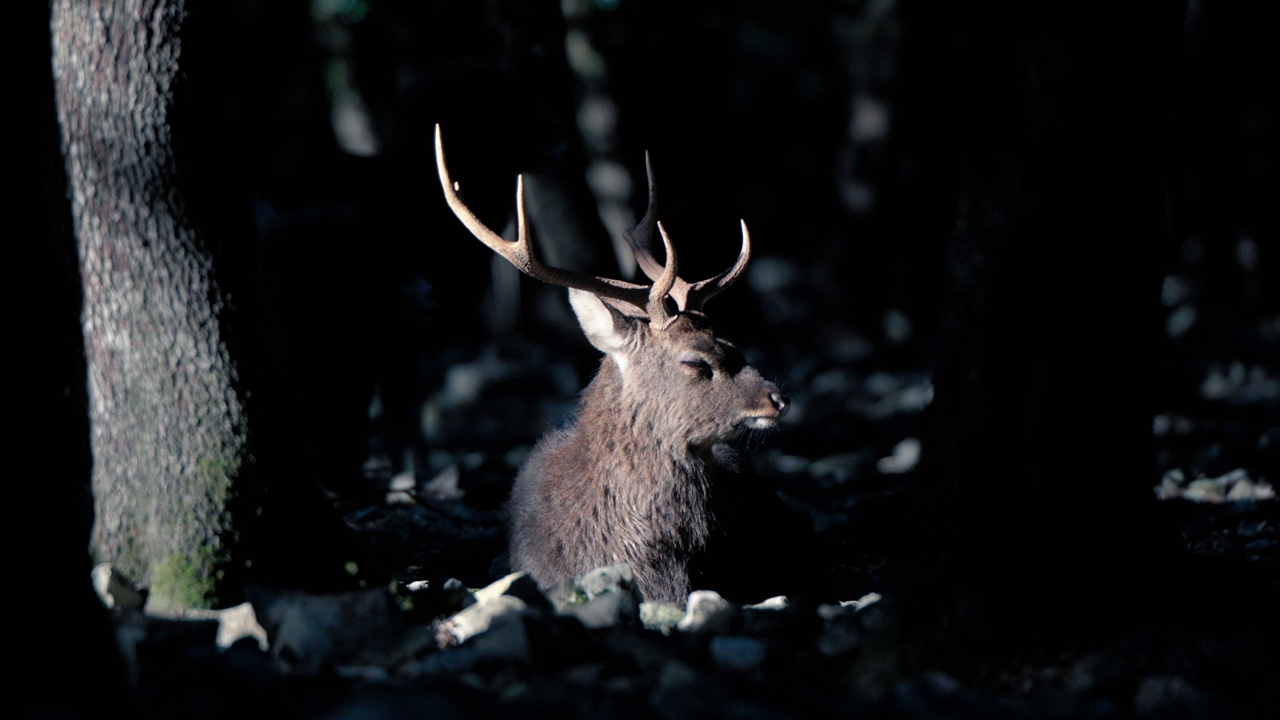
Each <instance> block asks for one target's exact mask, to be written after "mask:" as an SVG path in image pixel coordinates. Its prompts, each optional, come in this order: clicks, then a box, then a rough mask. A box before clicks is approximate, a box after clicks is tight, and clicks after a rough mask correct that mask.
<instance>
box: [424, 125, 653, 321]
mask: <svg viewBox="0 0 1280 720" xmlns="http://www.w3.org/2000/svg"><path fill="white" fill-rule="evenodd" d="M436 169H437V170H438V171H439V173H440V185H441V187H442V188H444V197H445V200H446V201H447V202H448V203H449V208H450V209H451V210H453V214H454V215H456V216H457V217H458V219H459V220H461V221H462V224H463V225H465V226H466V227H467V229H468V230H470V231H471V234H472V235H474V236H475V237H476V239H477V240H479V241H480V242H482V243H484V244H485V245H486V246H487V247H488V248H489V249H490V250H493V251H494V252H496V253H498V254H499V255H501V256H502V257H503V258H505V259H506V260H507V261H508V262H510V263H511V264H512V265H515V266H516V268H517V269H519V270H520V272H522V273H524V274H526V275H528V276H529V277H532V278H534V279H536V280H541V281H543V282H545V283H549V284H551V285H558V286H560V287H568V288H575V289H578V290H585V291H587V292H589V293H592V294H595V295H599V296H601V297H607V298H612V299H614V300H622V301H623V302H627V303H630V304H632V305H635V306H636V307H639V308H642V309H645V308H648V307H649V306H650V305H651V304H652V303H650V302H649V297H650V288H649V287H648V286H645V285H636V284H634V283H629V282H626V281H623V280H614V279H611V278H602V277H596V276H595V275H588V274H586V273H579V272H574V271H573V270H564V269H561V268H557V267H552V266H550V265H543V264H542V263H541V262H539V261H538V259H537V257H535V256H534V254H533V245H532V242H531V241H530V240H529V224H528V220H527V219H526V218H525V212H524V178H523V176H521V177H518V178H517V180H516V225H517V228H518V230H517V237H516V241H515V242H509V241H507V240H506V239H504V238H503V237H502V236H501V235H499V234H498V233H496V232H494V231H493V230H492V229H490V228H489V226H487V225H485V224H484V223H483V222H481V220H480V218H478V217H476V214H475V213H473V212H472V211H471V208H469V207H467V206H466V203H464V202H462V198H461V197H459V195H458V187H457V183H455V182H453V179H452V178H451V177H450V176H449V169H448V167H446V165H445V160H444V142H443V140H441V135H440V125H439V124H438V123H437V124H436ZM672 274H673V275H674V272H673V273H672ZM668 290H669V288H668ZM666 292H667V291H664V292H663V294H664V295H665V294H666ZM663 317H665V315H664V316H663Z"/></svg>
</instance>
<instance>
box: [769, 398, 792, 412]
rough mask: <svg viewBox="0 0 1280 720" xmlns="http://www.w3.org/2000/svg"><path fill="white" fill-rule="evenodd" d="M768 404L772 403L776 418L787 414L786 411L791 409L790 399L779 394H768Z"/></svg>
mask: <svg viewBox="0 0 1280 720" xmlns="http://www.w3.org/2000/svg"><path fill="white" fill-rule="evenodd" d="M769 402H771V403H773V408H774V409H775V410H777V411H778V417H782V416H783V415H786V414H787V410H789V409H791V398H790V397H787V396H786V395H784V394H783V393H781V392H771V393H769Z"/></svg>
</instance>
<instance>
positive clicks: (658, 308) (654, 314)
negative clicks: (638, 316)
mask: <svg viewBox="0 0 1280 720" xmlns="http://www.w3.org/2000/svg"><path fill="white" fill-rule="evenodd" d="M658 232H660V233H662V245H663V247H665V248H666V251H667V264H666V267H664V268H663V270H662V274H661V275H659V276H658V277H656V278H654V279H653V285H652V286H650V288H649V305H648V307H647V308H646V311H647V312H648V313H649V322H650V323H651V324H653V325H655V326H656V327H658V328H659V329H662V328H665V327H667V326H668V325H670V324H671V322H672V321H673V320H675V316H674V315H671V314H670V313H668V312H667V304H666V300H667V294H668V293H670V292H671V288H672V287H674V286H675V285H676V283H678V282H680V278H679V277H677V275H676V271H677V267H676V266H677V265H678V261H677V260H676V248H675V246H674V245H672V244H671V238H670V237H668V236H667V231H666V229H665V228H663V227H662V223H658Z"/></svg>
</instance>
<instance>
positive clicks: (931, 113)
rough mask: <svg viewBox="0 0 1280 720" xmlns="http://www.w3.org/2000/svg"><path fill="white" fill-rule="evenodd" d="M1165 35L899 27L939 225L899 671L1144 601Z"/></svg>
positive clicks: (990, 653) (1044, 27) (1074, 18)
mask: <svg viewBox="0 0 1280 720" xmlns="http://www.w3.org/2000/svg"><path fill="white" fill-rule="evenodd" d="M926 6H928V7H927V9H926ZM1033 7H1034V9H1033ZM1178 20H1179V15H1178V9H1177V7H1176V6H1164V5H1161V4H1159V3H1144V4H1140V5H1138V6H1133V7H1131V6H1125V7H1124V8H1121V7H1119V6H1112V5H1102V4H1090V3H1086V4H1084V5H1081V4H1078V3H1075V4H1057V5H1054V6H1052V8H1051V9H1045V8H1042V7H1041V6H1040V5H1035V6H1031V5H1027V6H1023V5H1011V6H1009V7H1004V5H1003V4H1002V3H983V4H979V5H976V6H975V5H972V4H967V5H965V6H964V7H956V8H954V9H952V8H950V7H947V8H939V7H933V6H932V4H929V3H922V4H919V6H915V5H913V6H908V8H907V15H906V16H905V22H906V27H907V38H908V42H909V43H914V44H909V45H908V46H907V47H906V50H905V55H904V77H903V80H904V82H905V83H908V84H909V85H908V87H910V88H912V91H913V92H914V93H915V94H914V95H913V96H912V97H911V98H910V100H911V104H908V105H907V106H906V107H907V110H906V111H907V112H914V113H917V115H916V117H917V118H918V121H917V123H916V124H915V125H913V126H909V127H910V130H911V131H912V132H914V133H917V135H915V136H914V137H915V138H916V139H917V141H918V142H919V143H920V145H919V148H920V149H919V155H920V158H919V160H920V162H921V163H924V164H926V165H927V166H929V167H928V168H927V169H928V170H929V173H928V175H927V178H928V182H924V181H923V180H922V181H921V182H922V185H921V188H922V189H924V190H927V191H930V192H932V195H929V194H928V193H925V194H923V195H922V197H921V199H922V200H928V201H929V202H935V203H944V202H954V203H955V205H954V206H955V211H954V215H952V217H954V218H955V220H954V225H953V226H952V227H951V228H949V232H950V233H951V244H950V249H949V252H948V257H947V263H948V273H949V287H948V288H947V292H946V302H945V308H946V311H945V313H944V316H943V320H942V322H943V330H942V334H941V339H940V350H939V357H938V360H937V367H936V372H935V375H934V390H935V399H934V402H933V403H932V405H931V407H930V409H929V413H928V418H927V421H928V425H927V429H926V436H925V441H926V446H925V447H926V450H925V457H924V463H923V465H922V475H923V488H922V491H923V493H924V495H925V500H924V501H923V507H922V508H921V514H920V516H919V517H918V518H917V519H918V521H919V522H918V523H917V524H914V525H913V526H912V530H911V532H912V533H917V534H918V537H919V541H920V542H919V547H918V548H917V552H916V553H915V555H914V557H912V559H911V561H910V563H909V569H908V571H907V575H906V577H905V579H904V587H903V589H902V593H901V599H902V601H903V603H904V606H903V610H904V613H903V617H904V621H903V622H904V628H909V633H910V634H911V635H912V637H913V639H914V641H915V643H914V644H913V645H912V647H913V648H914V650H915V651H918V652H922V653H923V654H924V655H927V656H929V657H931V658H932V659H933V660H934V661H938V662H941V664H943V665H944V666H947V667H948V668H950V669H953V670H961V669H965V670H973V669H977V668H978V667H980V663H975V661H977V660H979V659H980V658H998V657H1009V656H1010V654H1016V653H1028V652H1032V651H1034V650H1036V649H1046V650H1048V649H1053V648H1060V647H1062V646H1063V644H1064V643H1070V642H1072V641H1076V640H1081V639H1083V638H1085V637H1088V636H1089V634H1090V632H1092V631H1095V630H1101V629H1103V628H1104V627H1105V626H1106V625H1107V624H1108V621H1111V622H1126V621H1129V620H1132V619H1133V617H1134V615H1133V614H1131V612H1130V611H1132V610H1134V609H1135V608H1136V607H1137V606H1138V605H1137V603H1138V602H1139V599H1140V598H1142V599H1148V600H1149V599H1152V598H1154V597H1156V594H1155V593H1156V592H1157V591H1156V588H1155V586H1154V585H1152V584H1150V583H1151V582H1152V581H1153V579H1154V578H1156V577H1158V576H1159V573H1158V570H1159V569H1160V566H1161V564H1162V559H1163V558H1166V557H1167V556H1168V555H1167V554H1166V553H1165V550H1167V549H1168V548H1169V547H1170V545H1168V544H1167V543H1165V542H1164V541H1163V539H1162V536H1161V535H1160V534H1159V532H1158V531H1157V528H1156V523H1155V522H1154V514H1153V513H1154V509H1155V507H1154V494H1153V493H1152V491H1151V487H1152V486H1153V485H1154V484H1155V482H1156V480H1157V478H1156V477H1155V469H1154V464H1153V455H1152V452H1151V444H1150V437H1151V405H1150V402H1149V391H1150V390H1151V387H1150V382H1149V381H1150V368H1151V367H1152V363H1154V362H1155V358H1154V356H1153V352H1152V351H1153V349H1154V342H1155V340H1156V339H1157V337H1158V336H1157V335H1156V333H1157V332H1158V331H1159V328H1160V323H1159V315H1158V311H1159V306H1158V302H1159V291H1160V272H1159V266H1158V259H1159V257H1160V256H1159V254H1158V249H1159V247H1160V244H1161V243H1162V242H1164V241H1165V240H1166V237H1165V236H1166V235H1167V228H1166V227H1165V226H1164V223H1163V217H1162V214H1161V208H1162V202H1163V196H1162V192H1163V187H1162V184H1163V182H1164V178H1163V177H1162V172H1163V169H1162V162H1163V161H1162V157H1161V151H1162V150H1163V149H1164V148H1163V146H1162V130H1163V120H1164V118H1163V114H1162V113H1163V107H1164V101H1165V98H1164V96H1163V93H1164V92H1165V90H1166V85H1165V82H1166V75H1165V73H1166V72H1167V68H1168V62H1169V60H1170V50H1171V49H1172V48H1173V46H1174V43H1175V42H1176V40H1177V37H1178V36H1177V32H1178V26H1177V22H1178ZM922 177H923V176H922Z"/></svg>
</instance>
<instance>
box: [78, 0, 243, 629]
mask: <svg viewBox="0 0 1280 720" xmlns="http://www.w3.org/2000/svg"><path fill="white" fill-rule="evenodd" d="M183 17H184V6H183V3H182V2H181V0H171V1H168V2H147V1H146V0H121V1H120V2H102V3H85V2H75V1H72V0H66V1H63V2H56V3H55V4H54V15H53V32H54V73H55V79H56V88H57V89H56V91H57V100H58V116H59V121H60V123H61V126H62V133H63V134H62V142H63V148H64V155H65V159H66V165H67V175H68V177H69V178H70V184H71V199H72V211H73V217H74V229H75V234H76V237H77V242H78V248H79V258H80V271H81V276H82V278H83V281H84V293H85V307H84V314H83V319H82V322H83V331H84V337H85V347H86V353H87V359H88V367H89V399H90V402H89V406H90V424H91V427H92V433H91V438H92V449H93V457H94V468H93V490H94V496H95V498H96V499H97V507H96V513H95V523H94V531H93V543H92V544H93V550H94V554H95V556H96V557H97V559H99V560H109V561H111V562H112V563H113V564H114V565H115V566H116V567H117V569H119V570H120V571H121V572H122V573H124V574H125V575H126V576H127V577H129V578H131V579H133V580H135V581H136V582H139V583H141V584H145V585H146V586H148V587H149V588H150V601H151V602H152V603H153V604H155V605H156V606H158V607H164V606H188V607H190V606H203V605H206V604H210V603H215V602H217V600H218V598H219V595H220V592H221V591H220V585H221V583H222V582H223V580H224V573H225V572H226V571H227V570H228V564H229V561H230V560H231V552H230V546H229V543H230V541H231V539H232V538H231V533H230V530H231V525H230V520H231V519H230V517H229V515H228V512H227V505H228V501H229V500H230V499H231V498H232V496H233V494H234V493H235V492H236V483H237V481H238V480H239V478H240V477H241V473H242V470H243V468H244V465H245V463H246V459H247V457H246V452H247V446H246V418H245V412H244V402H243V398H242V396H241V394H240V392H239V390H238V388H237V385H236V368H235V366H234V364H233V362H232V358H231V356H230V354H229V351H228V346H227V343H226V342H225V341H224V339H223V335H222V332H221V328H222V326H223V324H224V323H225V322H227V321H228V317H229V315H230V313H231V310H232V307H231V305H230V304H229V302H228V297H227V293H226V291H225V290H224V288H223V287H221V286H220V285H219V283H218V278H217V277H216V273H215V268H216V258H215V248H214V247H212V246H211V244H210V242H209V240H208V238H206V237H205V236H203V235H202V234H201V233H200V232H198V230H197V228H196V226H195V224H194V223H193V219H192V218H191V217H190V216H189V215H188V212H187V205H186V204H184V201H183V196H182V192H181V188H182V179H183V178H182V174H181V172H180V171H179V168H178V166H177V163H176V162H175V158H174V153H173V145H172V137H171V132H170V125H169V119H170V115H171V111H172V104H173V96H174V86H175V84H176V83H177V82H178V81H179V76H178V70H179V67H178V60H179V54H180V50H181V42H180V32H179V31H180V29H181V27H182V21H183Z"/></svg>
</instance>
